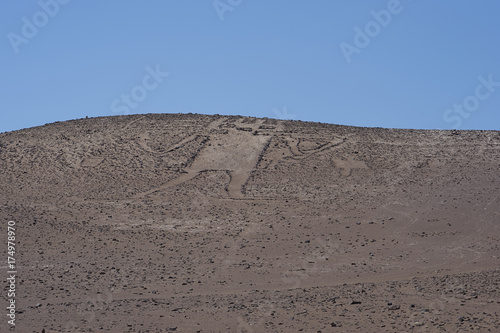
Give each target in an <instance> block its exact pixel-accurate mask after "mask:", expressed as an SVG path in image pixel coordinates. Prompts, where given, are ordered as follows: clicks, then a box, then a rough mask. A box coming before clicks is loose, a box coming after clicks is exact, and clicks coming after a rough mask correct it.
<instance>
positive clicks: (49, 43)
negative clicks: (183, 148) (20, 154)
mask: <svg viewBox="0 0 500 333" xmlns="http://www.w3.org/2000/svg"><path fill="white" fill-rule="evenodd" d="M499 15H500V1H498V0H482V1H477V0H453V1H432V0H413V1H412V0H401V1H398V0H370V1H367V0H365V1H362V0H357V1H352V0H315V1H311V0H300V1H299V0H272V1H271V0H217V1H213V0H206V1H205V0H182V1H179V0H177V1H174V0H142V1H139V0H108V1H97V0H94V1H91V0H87V1H79V0H41V1H35V0H33V1H29V0H22V1H1V2H0V28H1V35H2V42H1V43H0V57H1V61H0V73H1V80H0V94H1V95H0V96H1V100H2V103H1V111H0V115H1V116H0V132H4V131H10V130H16V129H21V128H26V127H32V126H37V125H43V124H45V123H50V122H54V121H63V120H69V119H76V118H84V117H85V116H89V117H95V116H108V115H119V114H134V113H188V112H191V113H202V114H224V115H226V114H227V115H246V116H255V117H269V118H281V119H285V118H288V119H297V120H304V121H319V122H327V123H334V124H344V125H355V126H370V127H395V128H424V129H452V128H458V129H494V130H500V19H499V18H500V16H499Z"/></svg>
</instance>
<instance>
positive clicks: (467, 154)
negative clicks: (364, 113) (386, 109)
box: [0, 114, 500, 333]
mask: <svg viewBox="0 0 500 333" xmlns="http://www.w3.org/2000/svg"><path fill="white" fill-rule="evenodd" d="M0 170H2V171H1V173H0V186H1V188H2V191H1V192H0V196H1V202H0V217H1V220H2V221H3V222H2V223H3V225H6V222H7V221H9V220H14V221H16V226H17V232H18V238H17V239H18V240H17V261H18V277H19V284H18V292H17V297H16V298H17V304H18V311H19V314H18V316H17V321H18V322H17V324H16V329H17V330H18V331H20V332H41V331H42V329H45V331H46V332H47V333H48V332H103V331H110V332H174V331H175V332H204V333H206V332H255V333H257V332H299V331H302V332H315V333H316V332H444V331H446V332H459V331H469V330H474V331H480V332H486V331H491V332H495V331H500V321H499V319H498V318H499V316H498V315H499V313H500V303H499V302H500V301H499V299H500V298H499V296H500V295H499V277H500V270H499V269H498V267H499V264H500V249H499V244H500V228H499V221H500V214H499V212H500V209H499V203H500V132H497V131H437V130H436V131H425V130H396V129H381V128H357V127H349V126H338V125H331V124H321V123H309V122H300V121H282V120H275V119H258V118H249V117H238V116H217V115H216V116H208V115H191V114H189V115H184V114H168V115H167V114H149V115H133V116H116V117H102V118H91V119H79V120H73V121H67V122H58V123H53V124H48V125H45V126H40V127H35V128H29V129H24V130H20V131H14V132H8V133H2V134H0ZM4 251H5V252H6V249H4ZM6 255H7V254H6V253H5V255H4V257H5V256H6ZM4 268H5V267H4ZM6 274H7V273H5V274H4V275H6ZM3 294H4V295H2V296H4V297H3V299H4V301H2V302H4V303H3V304H4V305H5V306H7V301H6V299H7V296H6V293H5V292H4V293H3ZM4 319H5V318H4ZM6 329H8V325H7V323H6V320H3V321H1V323H0V331H2V332H3V331H5V330H6Z"/></svg>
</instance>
